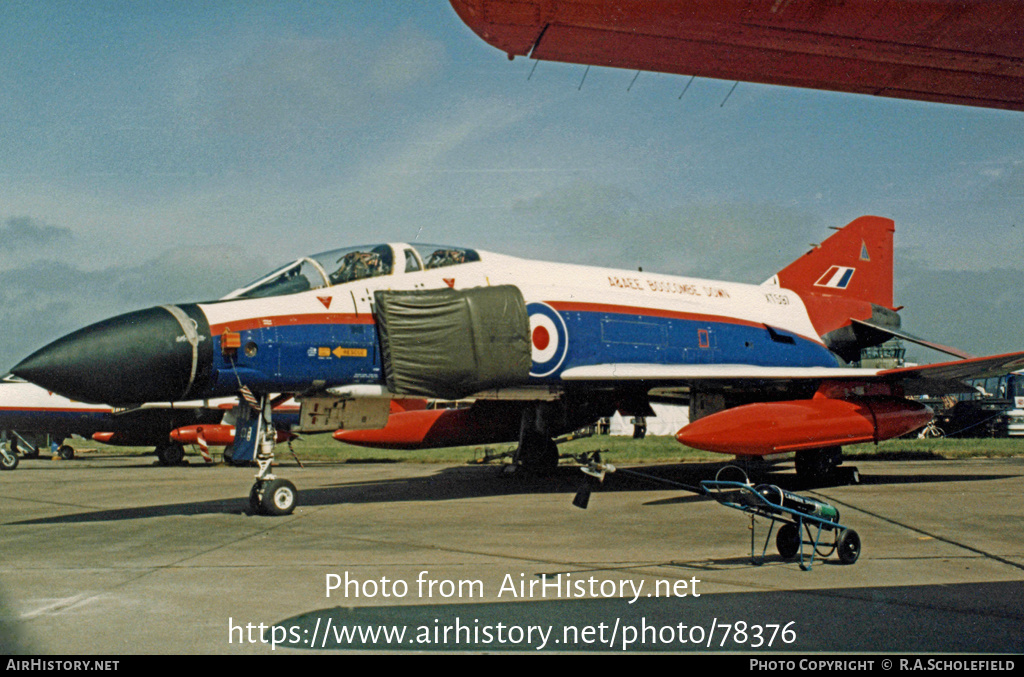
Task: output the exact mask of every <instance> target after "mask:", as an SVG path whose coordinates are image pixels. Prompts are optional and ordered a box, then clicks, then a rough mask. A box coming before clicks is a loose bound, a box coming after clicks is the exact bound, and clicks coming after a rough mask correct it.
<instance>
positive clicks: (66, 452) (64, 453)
mask: <svg viewBox="0 0 1024 677" xmlns="http://www.w3.org/2000/svg"><path fill="white" fill-rule="evenodd" d="M57 455H58V456H60V457H61V458H62V459H64V460H65V461H70V460H71V459H73V458H74V457H75V450H74V449H73V448H72V447H71V446H69V445H67V444H62V445H60V447H59V448H58V449H57Z"/></svg>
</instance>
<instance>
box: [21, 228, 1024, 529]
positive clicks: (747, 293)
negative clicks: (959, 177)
mask: <svg viewBox="0 0 1024 677" xmlns="http://www.w3.org/2000/svg"><path fill="white" fill-rule="evenodd" d="M893 232H894V227H893V222H892V221H891V220H889V219H885V218H880V217H875V216H864V217H861V218H858V219H856V220H855V221H853V222H852V223H850V224H849V225H847V226H845V227H844V228H842V229H840V230H839V232H837V233H835V234H833V235H832V236H831V237H829V238H828V239H826V240H825V241H824V242H822V243H821V244H820V245H818V246H816V247H815V248H813V249H812V250H811V251H809V252H807V253H806V254H805V255H804V256H802V257H800V258H799V259H797V260H796V261H795V262H794V263H792V264H790V265H789V266H787V267H786V268H785V269H783V270H782V271H780V272H779V273H777V274H776V275H775V276H773V277H772V278H770V279H769V280H768V281H766V282H765V283H763V284H760V285H751V284H738V283H732V282H719V281H713V280H704V279H695V278H687V277H676V276H670V275H659V274H654V273H649V272H646V271H644V272H640V271H629V270H612V269H605V268H597V267H591V266H582V265H570V264H560V263H545V262H540V261H532V260H526V259H520V258H513V257H510V256H503V255H500V254H494V253H490V252H485V251H479V250H475V249H469V248H465V247H455V246H443V245H425V244H401V243H392V244H379V245H371V246H364V247H352V248H348V249H343V250H337V251H332V252H326V253H323V254H319V255H315V256H309V257H303V258H301V259H298V260H297V261H294V262H292V263H289V264H288V265H286V266H283V267H282V268H280V269H278V270H275V271H274V272H272V273H270V274H269V275H267V276H266V277H263V278H261V279H258V280H256V281H254V282H253V283H251V284H249V285H247V286H245V287H242V288H241V289H238V290H237V291H235V292H233V293H231V294H229V295H228V296H227V297H225V298H224V299H221V300H219V301H214V302H209V303H190V304H179V305H165V306H157V307H153V308H148V309H145V310H139V311H136V312H131V313H127V314H125V315H120V316H117V317H114V318H111V319H108V320H105V321H103V322H100V323H98V324H94V325H92V326H89V327H86V328H84V329H81V330H79V331H76V332H74V333H72V334H69V335H67V336H65V337H63V338H61V339H58V340H57V341H55V342H53V343H51V344H50V345H48V346H45V347H44V348H42V349H40V350H38V351H37V352H35V353H34V354H32V355H31V356H29V357H28V358H26V359H25V360H24V361H22V362H21V363H20V364H18V365H17V366H16V367H15V368H14V370H13V371H14V373H16V374H18V375H20V376H22V377H23V378H25V379H28V380H30V381H33V382H35V383H38V384H40V385H42V386H43V387H45V388H47V389H51V390H54V391H57V392H60V393H63V394H65V395H67V396H69V397H73V398H75V399H80V400H85V401H91V402H107V403H111V404H116V405H122V406H124V405H129V404H134V403H139V402H147V401H166V400H186V399H197V398H199V399H202V398H209V397H216V396H226V395H236V394H238V393H241V394H242V398H243V400H244V401H245V402H246V403H247V406H244V407H242V408H241V413H240V418H239V421H238V433H237V435H236V440H235V458H236V459H239V458H240V454H241V453H242V450H243V449H244V450H246V452H245V453H249V454H251V456H250V458H254V459H255V460H256V461H257V464H258V465H259V472H258V474H257V476H256V482H255V484H254V485H253V488H252V491H251V492H250V503H251V506H252V508H253V510H254V511H258V512H263V513H271V514H285V513H289V512H291V511H292V510H293V509H294V507H295V503H296V491H295V487H294V485H292V484H291V482H288V481H287V480H284V479H281V478H276V477H274V475H273V474H271V472H270V467H271V461H272V458H273V447H274V439H275V437H276V435H274V434H273V428H272V426H271V423H270V419H271V412H272V399H271V397H272V396H271V393H292V394H294V395H296V396H297V397H298V399H300V401H301V410H300V414H299V418H300V422H299V426H298V427H299V430H301V431H305V432H316V431H324V432H326V431H333V430H335V429H338V428H344V429H375V428H382V427H384V426H385V425H386V423H387V420H388V415H389V411H390V400H391V399H392V398H396V397H401V398H408V397H422V398H428V399H441V400H460V399H472V400H474V401H475V404H474V405H473V407H471V408H470V409H469V410H467V411H468V412H474V411H475V413H471V414H466V415H465V416H470V417H483V418H482V419H477V420H478V421H480V420H482V421H484V422H486V421H488V420H490V421H493V422H494V423H493V426H494V429H495V430H496V431H498V430H500V431H501V434H502V435H504V434H512V435H515V436H516V437H517V438H518V442H519V444H518V449H517V450H516V456H515V461H516V463H518V464H519V465H522V466H527V467H533V468H540V469H544V468H550V467H551V465H552V464H554V463H557V458H558V452H557V447H556V446H555V443H554V442H553V438H554V437H557V436H559V435H561V434H564V433H566V432H569V431H572V430H575V429H577V428H579V427H581V426H583V425H587V424H590V423H592V422H593V421H594V420H596V419H597V418H599V417H603V416H608V415H610V414H611V413H613V412H614V411H616V410H619V411H620V412H622V413H623V414H627V415H630V414H632V415H650V414H651V408H650V403H651V402H652V401H676V402H680V401H688V402H689V406H690V420H691V423H690V424H689V425H687V426H686V427H685V428H683V429H682V430H681V431H679V434H678V437H679V439H680V441H682V442H684V443H685V444H688V445H690V446H694V447H698V448H703V449H710V450H713V451H721V452H727V453H730V454H736V455H747V456H760V455H767V454H775V453H783V452H794V451H795V452H796V459H797V468H798V473H800V474H803V475H818V474H821V473H825V472H829V471H831V470H832V469H833V468H834V466H835V465H837V464H838V463H839V462H840V460H841V459H840V448H841V446H842V445H844V444H851V443H855V442H865V441H874V442H878V441H880V440H884V439H889V438H891V437H895V436H898V435H902V434H905V433H907V432H910V431H912V430H914V429H917V428H919V427H921V426H923V425H925V424H926V423H927V422H928V421H929V420H930V419H931V417H932V412H931V411H930V410H929V409H928V407H926V406H924V405H923V404H920V403H918V402H916V401H914V400H912V399H909V398H908V396H909V395H913V394H915V393H919V392H920V393H923V392H930V393H935V392H940V391H942V390H958V389H961V390H962V389H964V387H965V386H964V385H963V384H962V383H961V379H964V378H968V377H977V376H980V375H985V374H995V373H1006V372H1008V371H1011V370H1013V369H1016V368H1019V367H1020V366H1022V365H1024V352H1020V353H1013V354H1009V355H1001V356H994V357H986V358H969V357H966V356H965V355H963V354H962V353H957V351H954V350H953V349H948V351H949V352H953V353H955V354H957V357H958V358H959V359H957V360H955V361H950V362H943V363H940V364H933V365H927V366H919V367H906V368H898V369H860V368H850V367H848V366H846V364H847V363H848V362H850V361H852V360H855V359H856V358H857V356H858V355H859V353H860V350H861V349H862V348H863V347H866V346H870V345H875V344H878V343H881V342H883V341H885V340H887V339H889V338H891V337H893V336H900V337H902V338H904V339H906V340H912V341H920V339H916V338H915V337H913V336H912V335H910V334H907V333H906V332H904V331H903V330H902V329H901V327H900V317H899V314H898V312H897V311H898V308H897V307H896V306H894V305H893V292H892V289H893V274H892V271H893V260H892V240H893ZM926 344H927V343H926ZM927 345H930V346H932V347H936V348H939V349H942V346H937V345H935V344H927ZM461 423H462V424H463V425H465V424H466V422H465V421H463V422H461ZM509 430H511V431H512V432H511V433H508V431H509Z"/></svg>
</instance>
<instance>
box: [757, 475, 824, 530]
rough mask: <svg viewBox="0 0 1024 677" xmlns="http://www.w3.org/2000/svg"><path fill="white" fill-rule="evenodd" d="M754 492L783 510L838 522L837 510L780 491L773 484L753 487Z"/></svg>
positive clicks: (821, 502)
mask: <svg viewBox="0 0 1024 677" xmlns="http://www.w3.org/2000/svg"><path fill="white" fill-rule="evenodd" d="M754 491H756V492H757V493H759V494H761V495H762V496H764V498H765V500H767V501H768V502H770V503H774V504H776V505H778V506H781V507H783V508H788V509H789V510H795V511H797V512H801V513H803V514H805V515H813V516H814V517H817V518H819V519H822V520H826V521H828V522H838V521H839V510H837V509H836V508H835V507H834V506H831V505H829V504H828V503H825V502H823V501H817V500H815V499H813V498H807V497H806V496H800V495H797V494H794V493H792V492H789V491H786V490H784V489H780V488H779V487H777V486H775V485H774V484H759V485H758V486H756V487H754Z"/></svg>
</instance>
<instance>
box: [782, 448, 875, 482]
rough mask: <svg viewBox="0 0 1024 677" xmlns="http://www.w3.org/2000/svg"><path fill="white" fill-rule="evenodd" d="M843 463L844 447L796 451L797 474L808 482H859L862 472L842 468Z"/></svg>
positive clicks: (850, 468)
mask: <svg viewBox="0 0 1024 677" xmlns="http://www.w3.org/2000/svg"><path fill="white" fill-rule="evenodd" d="M842 463H843V448H842V447H825V448H824V449H803V450H800V451H798V452H796V475H797V477H799V478H800V479H801V480H804V481H806V482H821V481H833V482H834V481H837V480H839V481H842V482H845V483H847V484H859V483H860V473H859V472H858V471H857V469H856V468H852V467H845V468H841V467H840V466H841V465H842Z"/></svg>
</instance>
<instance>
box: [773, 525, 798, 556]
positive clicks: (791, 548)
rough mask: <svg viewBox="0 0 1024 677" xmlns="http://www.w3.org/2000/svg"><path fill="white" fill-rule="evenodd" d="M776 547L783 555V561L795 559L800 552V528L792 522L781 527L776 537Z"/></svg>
mask: <svg viewBox="0 0 1024 677" xmlns="http://www.w3.org/2000/svg"><path fill="white" fill-rule="evenodd" d="M775 547H776V548H777V549H778V551H779V554H780V555H782V559H793V557H795V556H796V554H797V553H798V552H800V527H798V526H797V525H795V524H793V523H792V522H786V523H785V524H783V525H782V526H781V527H779V533H778V534H777V535H776V536H775Z"/></svg>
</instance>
